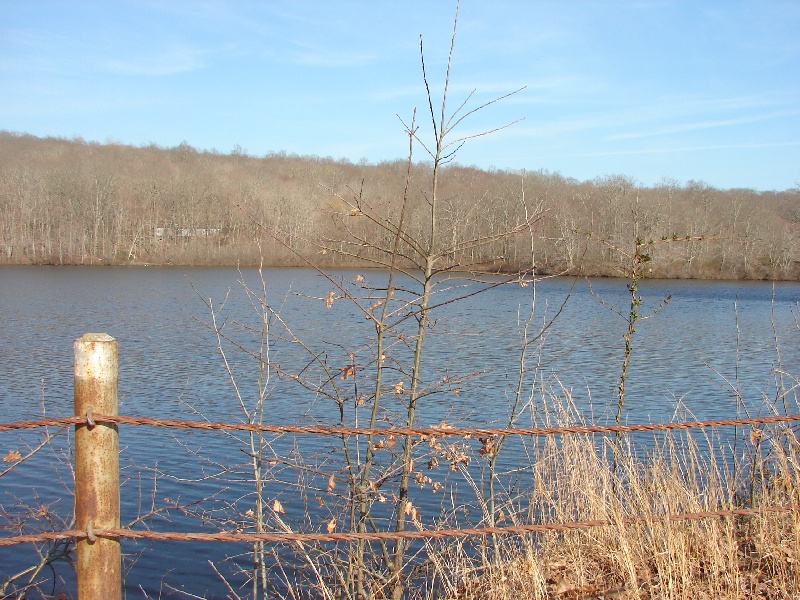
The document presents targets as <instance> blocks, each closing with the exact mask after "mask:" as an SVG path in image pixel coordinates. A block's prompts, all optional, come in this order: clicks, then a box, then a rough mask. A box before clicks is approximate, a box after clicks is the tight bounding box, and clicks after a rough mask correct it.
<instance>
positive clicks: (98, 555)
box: [75, 333, 122, 600]
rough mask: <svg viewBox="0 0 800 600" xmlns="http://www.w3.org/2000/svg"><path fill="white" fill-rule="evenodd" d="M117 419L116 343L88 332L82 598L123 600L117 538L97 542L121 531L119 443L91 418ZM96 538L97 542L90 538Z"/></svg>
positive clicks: (80, 499)
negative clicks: (106, 532)
mask: <svg viewBox="0 0 800 600" xmlns="http://www.w3.org/2000/svg"><path fill="white" fill-rule="evenodd" d="M92 414H95V415H100V414H102V415H117V414H118V408H117V340H115V339H114V338H113V337H111V336H109V335H106V334H105V333H87V334H84V335H83V336H82V337H80V338H79V339H77V340H75V416H79V417H86V416H87V415H89V420H88V421H87V423H85V424H82V425H75V527H76V529H78V530H81V531H87V532H88V533H89V537H88V539H81V540H79V541H78V543H77V576H78V599H79V600H89V599H95V598H97V599H101V598H102V599H103V600H117V599H119V598H120V597H121V589H122V584H121V581H122V579H121V571H120V545H119V539H118V538H117V539H111V538H105V537H95V536H94V535H93V531H94V530H96V529H117V528H119V440H118V436H117V425H116V423H97V424H96V425H93V424H92V420H91V415H92ZM92 538H94V539H92Z"/></svg>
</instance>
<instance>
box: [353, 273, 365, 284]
mask: <svg viewBox="0 0 800 600" xmlns="http://www.w3.org/2000/svg"><path fill="white" fill-rule="evenodd" d="M359 281H364V276H363V275H356V278H355V283H358V282H359Z"/></svg>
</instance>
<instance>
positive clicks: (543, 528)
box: [0, 506, 800, 546]
mask: <svg viewBox="0 0 800 600" xmlns="http://www.w3.org/2000/svg"><path fill="white" fill-rule="evenodd" d="M798 509H800V507H799V506H765V507H760V508H741V509H731V510H712V511H700V512H691V513H680V514H665V515H651V516H647V517H632V518H628V519H620V520H619V521H608V520H596V521H575V522H571V523H540V524H535V525H508V526H505V527H472V528H469V527H467V528H461V529H423V530H419V531H377V532H343V533H321V532H320V533H294V532H288V533H244V532H241V531H220V532H216V533H204V532H191V533H183V532H177V531H151V530H134V529H94V530H93V531H81V530H77V529H71V530H68V531H46V532H41V533H36V534H30V535H19V536H15V537H5V538H0V546H12V545H14V544H22V543H30V542H49V541H54V540H60V539H69V538H75V539H88V538H89V537H90V536H92V535H93V536H95V537H104V538H111V539H117V538H129V539H148V540H159V541H193V542H259V541H260V542H268V543H287V542H294V543H303V542H346V541H351V540H387V539H388V540H394V539H398V538H402V539H423V538H425V539H439V538H446V537H468V536H487V535H508V534H512V533H517V534H524V533H546V532H551V531H575V530H581V529H590V528H593V527H606V526H613V525H616V526H626V525H637V524H646V523H653V524H655V523H660V522H672V521H698V520H701V519H707V518H712V517H717V518H722V517H747V516H763V515H764V514H766V513H791V512H796V511H797V510H798Z"/></svg>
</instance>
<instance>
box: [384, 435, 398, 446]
mask: <svg viewBox="0 0 800 600" xmlns="http://www.w3.org/2000/svg"><path fill="white" fill-rule="evenodd" d="M396 443H397V442H396V441H395V440H394V436H393V435H390V436H389V439H388V440H386V447H387V448H391V447H392V446H394V445H395V444H396Z"/></svg>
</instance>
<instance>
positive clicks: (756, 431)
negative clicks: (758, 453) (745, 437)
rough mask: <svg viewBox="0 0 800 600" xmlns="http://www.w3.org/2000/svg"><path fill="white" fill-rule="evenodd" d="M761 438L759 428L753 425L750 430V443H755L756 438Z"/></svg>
mask: <svg viewBox="0 0 800 600" xmlns="http://www.w3.org/2000/svg"><path fill="white" fill-rule="evenodd" d="M760 439H761V430H760V429H756V428H755V427H754V428H753V429H751V430H750V443H751V444H755V443H756V442H757V441H758V440H760Z"/></svg>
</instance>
